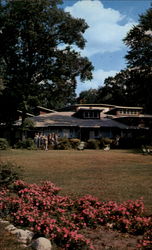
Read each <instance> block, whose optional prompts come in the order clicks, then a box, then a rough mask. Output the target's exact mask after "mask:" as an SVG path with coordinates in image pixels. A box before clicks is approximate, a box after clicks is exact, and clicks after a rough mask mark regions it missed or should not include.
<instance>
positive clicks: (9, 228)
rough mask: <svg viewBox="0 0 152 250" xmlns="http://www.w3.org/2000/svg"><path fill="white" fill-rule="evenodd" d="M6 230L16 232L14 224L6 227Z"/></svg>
mask: <svg viewBox="0 0 152 250" xmlns="http://www.w3.org/2000/svg"><path fill="white" fill-rule="evenodd" d="M5 230H7V231H9V232H10V231H13V230H16V227H15V226H14V225H13V224H9V225H8V226H6V227H5Z"/></svg>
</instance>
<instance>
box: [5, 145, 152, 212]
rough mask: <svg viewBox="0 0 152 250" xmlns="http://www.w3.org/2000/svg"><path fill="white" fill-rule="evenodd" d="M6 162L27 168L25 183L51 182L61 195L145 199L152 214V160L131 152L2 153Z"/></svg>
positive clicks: (111, 198)
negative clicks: (59, 190) (58, 188)
mask: <svg viewBox="0 0 152 250" xmlns="http://www.w3.org/2000/svg"><path fill="white" fill-rule="evenodd" d="M0 154H1V160H2V161H12V162H14V163H17V164H18V165H21V166H23V167H24V172H23V177H24V180H25V181H28V182H31V183H33V182H35V183H39V182H40V181H42V180H50V181H52V182H53V183H55V184H56V185H57V186H59V187H61V188H62V191H61V194H63V195H71V196H72V197H75V196H82V195H85V194H92V195H93V196H96V197H98V198H99V199H100V200H115V201H120V202H122V201H125V200H128V199H133V200H135V199H138V198H140V197H143V198H144V202H145V206H146V208H147V213H148V214H149V213H152V200H151V194H152V156H151V155H142V154H139V153H135V152H131V151H128V150H110V151H108V152H105V151H103V150H84V151H74V150H73V151H72V150H71V151H70V150H67V151H62V150H61V151H58V150H50V151H39V150H38V151H28V150H8V151H1V152H0Z"/></svg>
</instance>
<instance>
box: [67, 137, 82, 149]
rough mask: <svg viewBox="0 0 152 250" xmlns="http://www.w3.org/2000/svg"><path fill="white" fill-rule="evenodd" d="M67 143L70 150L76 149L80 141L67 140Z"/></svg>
mask: <svg viewBox="0 0 152 250" xmlns="http://www.w3.org/2000/svg"><path fill="white" fill-rule="evenodd" d="M69 142H70V144H71V147H72V148H74V149H77V148H78V146H79V144H80V139H77V138H73V139H69Z"/></svg>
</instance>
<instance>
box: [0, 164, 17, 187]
mask: <svg viewBox="0 0 152 250" xmlns="http://www.w3.org/2000/svg"><path fill="white" fill-rule="evenodd" d="M20 177H21V167H20V166H17V165H16V164H13V163H11V162H1V163H0V187H3V186H4V187H7V186H9V185H10V184H12V183H13V182H14V181H15V180H18V179H20Z"/></svg>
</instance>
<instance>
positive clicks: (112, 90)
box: [97, 8, 152, 113]
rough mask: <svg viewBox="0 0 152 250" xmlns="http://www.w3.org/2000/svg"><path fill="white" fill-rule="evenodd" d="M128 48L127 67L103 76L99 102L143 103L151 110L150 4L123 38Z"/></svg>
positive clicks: (146, 108)
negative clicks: (103, 80)
mask: <svg viewBox="0 0 152 250" xmlns="http://www.w3.org/2000/svg"><path fill="white" fill-rule="evenodd" d="M124 42H125V44H126V45H127V46H128V48H129V50H128V53H127V55H126V56H125V58H126V60H127V68H126V69H124V70H121V71H120V72H119V73H118V74H116V75H115V76H114V77H108V78H107V79H105V82H104V86H103V87H101V88H99V90H98V97H97V99H98V102H103V103H111V104H115V105H126V106H143V107H144V108H145V111H147V112H149V113H152V109H151V107H152V8H150V9H149V10H147V12H146V13H145V14H144V15H141V16H140V18H139V24H138V25H136V26H134V27H133V28H132V29H131V30H130V31H129V32H128V34H127V36H126V37H125V39H124Z"/></svg>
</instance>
